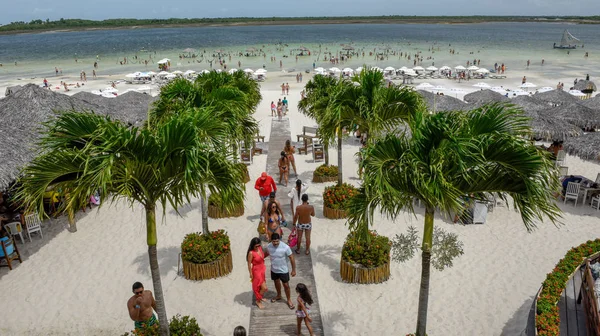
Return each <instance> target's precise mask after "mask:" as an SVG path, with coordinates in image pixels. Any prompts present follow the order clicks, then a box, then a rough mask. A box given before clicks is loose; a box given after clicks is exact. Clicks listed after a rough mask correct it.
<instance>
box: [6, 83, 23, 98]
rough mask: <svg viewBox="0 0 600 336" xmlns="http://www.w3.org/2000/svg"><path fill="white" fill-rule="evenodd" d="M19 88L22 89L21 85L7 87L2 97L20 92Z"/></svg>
mask: <svg viewBox="0 0 600 336" xmlns="http://www.w3.org/2000/svg"><path fill="white" fill-rule="evenodd" d="M21 88H23V87H22V86H21V85H15V86H9V87H7V88H6V91H4V95H5V96H10V95H11V94H13V93H15V92H17V91H19V90H21Z"/></svg>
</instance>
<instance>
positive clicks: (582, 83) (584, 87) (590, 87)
mask: <svg viewBox="0 0 600 336" xmlns="http://www.w3.org/2000/svg"><path fill="white" fill-rule="evenodd" d="M573 89H575V90H579V91H581V92H583V93H586V94H591V93H593V92H596V91H597V90H598V89H597V88H596V84H595V83H594V82H592V81H589V80H585V79H580V80H578V81H577V83H576V84H575V85H574V86H573Z"/></svg>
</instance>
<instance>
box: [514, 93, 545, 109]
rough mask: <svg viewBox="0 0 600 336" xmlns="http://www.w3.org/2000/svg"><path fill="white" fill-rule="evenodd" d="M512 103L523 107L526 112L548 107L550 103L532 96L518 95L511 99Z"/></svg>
mask: <svg viewBox="0 0 600 336" xmlns="http://www.w3.org/2000/svg"><path fill="white" fill-rule="evenodd" d="M510 103H511V104H514V105H517V106H519V107H521V108H522V109H523V110H524V111H525V112H526V113H531V112H536V111H540V110H543V109H547V108H548V104H546V103H544V102H542V101H539V100H537V99H536V98H534V97H532V96H517V97H515V98H512V99H511V100H510Z"/></svg>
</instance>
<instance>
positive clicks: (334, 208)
mask: <svg viewBox="0 0 600 336" xmlns="http://www.w3.org/2000/svg"><path fill="white" fill-rule="evenodd" d="M357 194H358V189H356V188H355V187H354V186H352V185H350V184H348V183H342V185H339V186H338V185H334V186H330V187H327V188H325V190H324V191H323V215H324V216H325V217H327V218H330V219H338V218H345V217H346V211H345V210H346V203H348V200H349V199H350V198H351V197H352V196H354V195H357Z"/></svg>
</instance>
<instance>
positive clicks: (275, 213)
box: [263, 201, 283, 241]
mask: <svg viewBox="0 0 600 336" xmlns="http://www.w3.org/2000/svg"><path fill="white" fill-rule="evenodd" d="M263 217H264V223H265V227H266V229H265V232H266V233H267V240H269V241H271V235H272V234H273V233H279V236H280V237H282V239H283V230H282V229H281V214H280V213H279V210H277V203H275V201H273V202H270V203H269V206H268V207H267V211H265V213H264V215H263Z"/></svg>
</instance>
